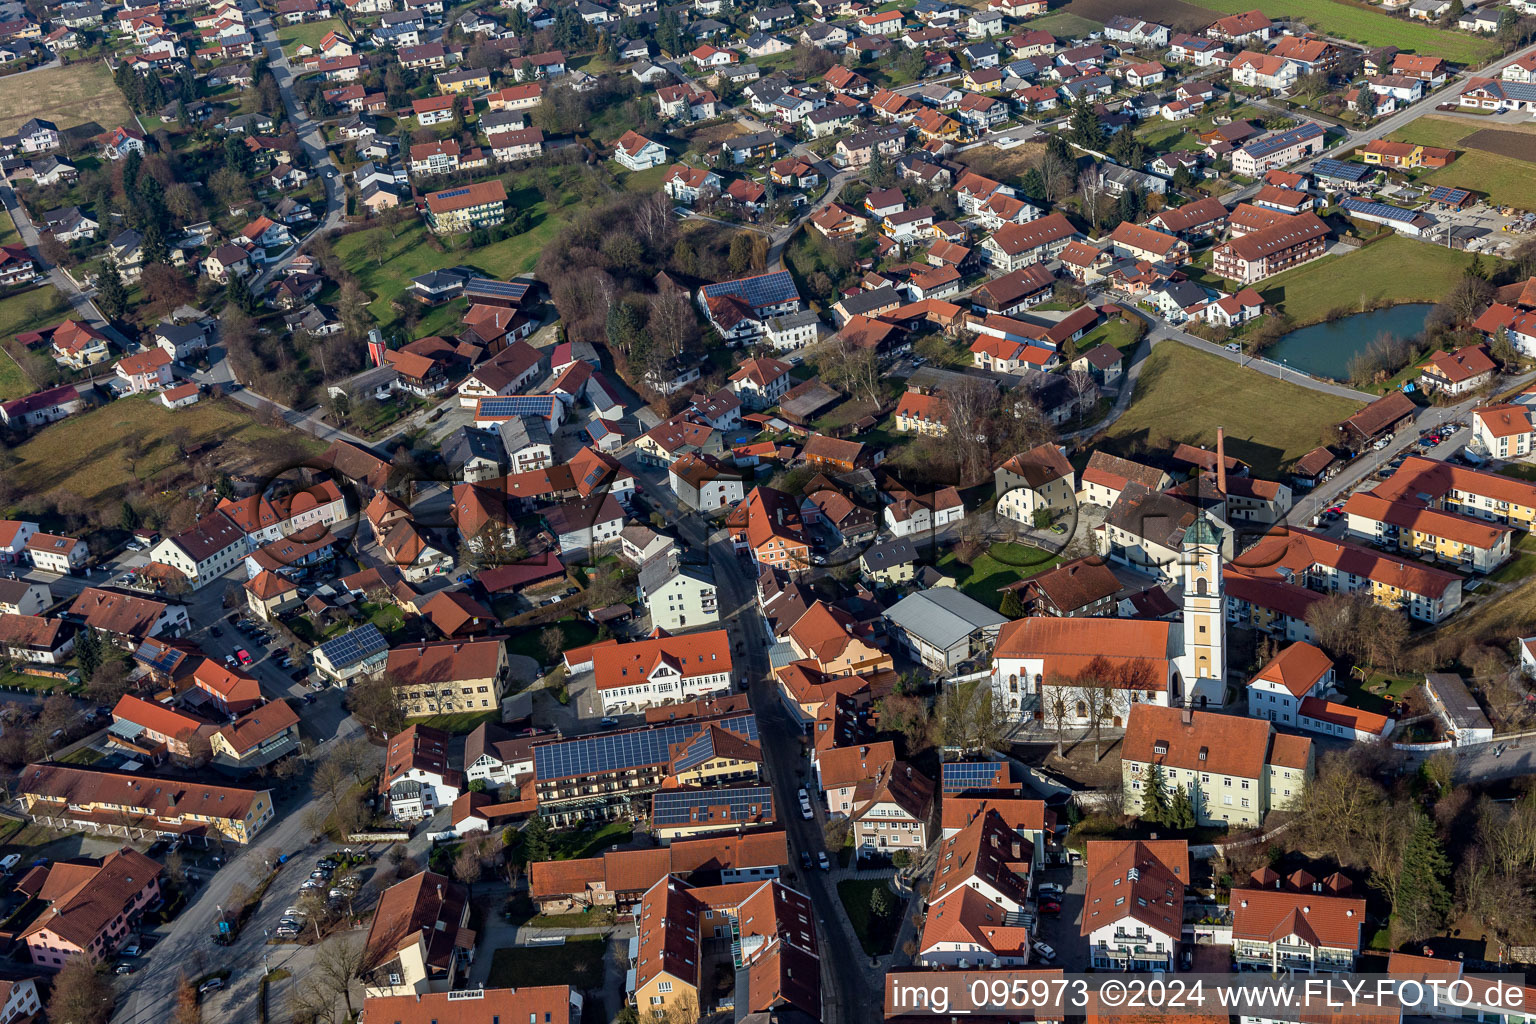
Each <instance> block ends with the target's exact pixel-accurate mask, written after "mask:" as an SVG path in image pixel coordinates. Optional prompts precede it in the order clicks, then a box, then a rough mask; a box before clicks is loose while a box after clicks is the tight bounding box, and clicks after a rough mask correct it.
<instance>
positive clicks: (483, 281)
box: [464, 277, 528, 299]
mask: <svg viewBox="0 0 1536 1024" xmlns="http://www.w3.org/2000/svg"><path fill="white" fill-rule="evenodd" d="M464 291H465V293H466V294H473V295H496V296H500V297H502V298H507V299H521V298H522V297H523V296H524V295H527V294H528V283H527V282H526V281H493V280H491V279H490V278H488V277H475V278H471V279H470V280H469V281H468V282H467V283H466V284H465V285H464Z"/></svg>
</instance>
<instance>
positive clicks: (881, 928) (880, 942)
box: [837, 878, 899, 956]
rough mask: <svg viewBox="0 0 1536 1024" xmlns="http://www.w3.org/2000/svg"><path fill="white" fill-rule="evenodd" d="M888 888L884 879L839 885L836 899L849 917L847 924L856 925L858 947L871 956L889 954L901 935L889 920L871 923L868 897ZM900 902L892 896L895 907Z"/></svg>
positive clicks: (846, 882) (843, 882) (848, 881)
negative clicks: (898, 935) (877, 890)
mask: <svg viewBox="0 0 1536 1024" xmlns="http://www.w3.org/2000/svg"><path fill="white" fill-rule="evenodd" d="M885 888H888V885H887V882H886V880H885V879H884V878H871V879H863V878H847V879H844V880H843V881H841V882H838V883H837V895H838V898H839V899H841V900H842V901H843V909H844V910H845V911H847V913H848V923H849V924H851V925H853V930H854V933H855V934H856V935H858V937H859V945H861V946H863V947H864V952H866V953H868V954H869V955H870V956H884V955H885V954H886V953H889V952H890V951H891V945H892V944H893V943H894V942H895V941H896V932H897V931H899V928H898V927H897V922H895V921H891V920H890V919H889V918H885V919H878V920H874V921H871V919H870V914H869V894H870V893H872V892H874V891H875V890H876V889H885ZM898 902H899V901H898V900H897V898H896V894H895V893H891V904H892V906H896V905H898Z"/></svg>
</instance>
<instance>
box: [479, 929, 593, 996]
mask: <svg viewBox="0 0 1536 1024" xmlns="http://www.w3.org/2000/svg"><path fill="white" fill-rule="evenodd" d="M607 949H608V940H607V939H605V938H604V937H603V936H601V935H572V936H570V937H569V938H567V939H566V940H565V944H564V945H562V946H513V947H511V948H510V949H498V950H496V951H495V952H494V953H492V954H491V976H490V978H489V979H488V980H487V981H486V984H487V985H489V986H490V987H492V988H521V987H522V986H524V985H548V984H550V983H551V981H552V980H553V979H559V981H560V983H561V984H568V985H570V986H571V988H573V989H587V988H596V987H597V986H598V985H601V984H602V981H603V954H604V953H605V952H606V951H607Z"/></svg>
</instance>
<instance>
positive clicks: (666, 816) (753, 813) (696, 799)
mask: <svg viewBox="0 0 1536 1024" xmlns="http://www.w3.org/2000/svg"><path fill="white" fill-rule="evenodd" d="M759 815H765V816H766V817H767V818H769V819H770V820H771V819H772V818H773V791H772V790H771V789H770V788H769V787H767V786H744V787H741V788H737V789H705V790H687V789H664V790H661V791H660V792H658V793H656V794H655V795H654V796H653V797H651V824H652V826H655V827H664V826H667V825H689V824H704V823H710V824H717V825H728V824H732V823H735V822H745V821H751V820H753V819H754V818H756V817H758V816H759Z"/></svg>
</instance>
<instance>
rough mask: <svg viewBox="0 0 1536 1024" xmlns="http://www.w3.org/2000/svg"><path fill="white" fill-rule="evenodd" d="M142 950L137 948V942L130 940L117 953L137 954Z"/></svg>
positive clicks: (120, 954) (123, 954)
mask: <svg viewBox="0 0 1536 1024" xmlns="http://www.w3.org/2000/svg"><path fill="white" fill-rule="evenodd" d="M143 952H144V950H142V949H141V948H139V944H138V943H137V942H132V943H129V944H128V945H127V946H125V947H123V951H122V952H121V953H119V954H118V955H119V956H139V955H140V954H142V953H143Z"/></svg>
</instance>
